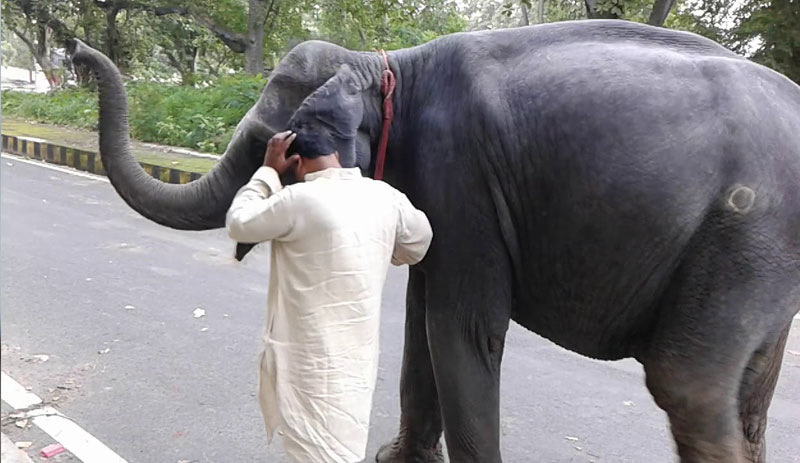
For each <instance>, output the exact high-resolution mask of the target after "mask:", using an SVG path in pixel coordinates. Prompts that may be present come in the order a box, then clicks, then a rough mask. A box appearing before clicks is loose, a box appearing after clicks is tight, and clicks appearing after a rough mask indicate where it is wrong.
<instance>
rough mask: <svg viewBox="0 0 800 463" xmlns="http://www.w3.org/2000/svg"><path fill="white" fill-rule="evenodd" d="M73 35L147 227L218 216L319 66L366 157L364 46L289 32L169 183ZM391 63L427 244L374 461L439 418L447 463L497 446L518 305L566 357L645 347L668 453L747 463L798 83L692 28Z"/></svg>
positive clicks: (777, 274)
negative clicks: (154, 171)
mask: <svg viewBox="0 0 800 463" xmlns="http://www.w3.org/2000/svg"><path fill="white" fill-rule="evenodd" d="M75 45H76V50H75V51H74V55H73V56H74V61H75V62H76V63H80V64H84V65H88V66H89V67H90V68H92V69H93V70H94V71H95V72H96V74H97V76H98V77H99V90H100V97H99V98H100V116H99V127H100V151H101V154H102V159H103V164H104V166H105V169H106V171H107V173H108V176H109V178H110V180H111V183H112V184H113V186H114V188H116V190H117V191H118V192H119V194H120V195H121V196H122V198H123V199H124V200H125V201H126V202H127V203H128V204H129V205H130V206H131V207H132V208H134V209H135V210H136V211H138V212H139V213H140V214H142V215H143V216H145V217H147V218H149V219H151V220H153V221H155V222H158V223H160V224H163V225H165V226H168V227H173V228H177V229H184V230H204V229H211V228H217V227H223V226H224V218H225V211H226V209H227V208H228V206H229V204H230V203H231V199H232V198H233V196H234V194H235V192H236V190H237V189H238V188H239V187H240V186H241V185H242V184H244V183H245V182H246V181H247V180H248V179H249V177H250V176H251V174H252V173H253V172H254V171H255V170H256V168H257V167H258V165H259V164H260V162H261V160H262V156H263V153H264V149H265V146H266V142H267V140H268V139H269V138H270V137H271V136H272V135H273V133H275V132H277V131H281V130H283V129H284V128H286V127H287V123H288V121H289V120H290V118H291V117H292V115H293V113H294V111H295V110H296V109H297V108H298V107H299V106H300V104H301V103H302V102H303V101H304V99H305V98H306V97H308V96H309V95H311V94H312V93H314V92H315V91H318V89H320V90H319V91H325V92H327V93H326V94H320V93H317V94H316V96H317V98H323V99H324V98H339V97H340V96H339V95H337V94H336V92H331V91H330V88H329V87H330V86H325V83H326V82H327V81H330V80H331V79H334V78H335V77H336V76H337V73H341V72H348V73H352V75H351V76H348V77H347V78H348V81H349V84H350V86H351V89H352V88H355V91H357V92H360V95H361V98H362V100H363V114H362V115H361V117H360V118H359V121H357V122H356V123H358V127H357V128H356V129H357V133H358V135H357V143H356V146H355V149H354V150H351V151H350V152H348V153H342V157H341V160H342V163H343V165H345V166H359V167H360V168H361V169H362V170H363V172H364V173H365V174H367V175H371V173H372V172H373V169H374V163H375V153H376V146H377V143H378V138H379V136H380V132H381V117H382V114H381V101H382V95H381V85H380V78H381V72H382V68H383V60H382V59H381V58H380V57H379V56H378V55H377V54H375V53H366V52H352V51H348V50H345V49H343V48H340V47H338V46H335V45H332V44H329V43H325V42H319V41H310V42H305V43H302V44H300V45H298V46H297V47H295V48H294V49H293V50H292V51H291V52H289V53H288V54H287V55H286V56H285V57H284V58H283V59H282V60H281V62H280V65H279V66H278V67H277V69H276V70H275V72H274V74H273V75H272V77H271V78H270V80H269V83H268V84H267V85H266V87H265V88H264V91H263V93H262V95H261V97H260V99H259V100H258V102H257V103H256V104H255V105H254V106H253V107H252V108H251V109H250V111H249V112H248V113H247V115H246V116H245V117H244V119H243V120H242V121H241V123H240V124H239V126H238V128H237V130H236V133H235V135H234V137H233V139H232V141H231V143H230V145H229V146H228V148H227V152H226V154H225V156H224V157H223V158H222V160H221V161H220V162H219V163H218V164H217V166H216V167H215V168H214V169H213V170H212V171H211V172H210V173H209V174H208V175H206V176H204V177H203V178H201V179H200V180H198V181H195V182H193V183H190V184H188V185H183V186H176V185H167V184H164V183H160V182H159V181H157V180H155V179H153V178H150V177H148V176H147V174H146V173H145V172H144V171H143V170H142V169H141V168H140V167H139V165H138V164H137V163H136V161H134V159H133V157H132V156H131V155H130V149H129V144H128V123H127V106H126V98H125V93H124V89H123V87H122V82H121V79H120V75H119V73H118V71H117V70H116V68H115V67H114V66H113V64H112V63H111V61H109V60H108V59H107V58H106V57H105V56H103V55H102V54H100V53H99V52H97V51H95V50H92V49H90V48H89V47H87V46H85V45H83V44H81V43H79V42H78V43H76V44H75ZM343 64H346V65H347V66H345V67H342V65H343ZM389 65H390V67H391V69H392V71H393V72H394V74H395V75H396V78H397V88H396V91H395V93H394V96H393V102H394V120H393V122H392V126H391V133H390V137H389V142H388V154H387V160H386V174H385V179H386V181H387V182H389V183H391V184H392V185H394V186H395V187H397V188H399V189H400V190H401V191H403V192H405V193H406V194H407V196H408V197H409V198H410V199H411V200H412V202H413V203H414V204H415V205H416V206H417V207H419V208H420V209H422V210H424V211H425V212H426V213H427V214H428V216H429V218H430V222H431V224H432V226H433V229H434V240H433V243H432V245H431V248H430V252H429V253H428V255H427V257H426V258H425V259H424V260H423V262H422V263H420V264H419V265H417V266H415V267H414V268H412V269H411V270H410V271H409V281H408V292H407V313H406V334H405V352H404V356H403V367H402V380H401V384H400V389H401V405H402V416H401V419H400V432H399V435H398V437H397V438H396V439H395V440H394V441H393V442H391V443H390V444H388V445H385V446H384V447H383V448H381V450H380V451H379V454H378V456H377V460H378V461H380V462H383V463H386V462H436V461H441V460H442V456H441V449H440V444H439V441H440V437H441V434H442V432H443V431H444V435H445V439H446V442H447V446H448V452H449V454H450V459H451V460H452V461H454V462H479V463H496V462H500V461H501V456H500V449H499V432H498V427H499V418H498V408H499V381H500V362H501V358H502V355H503V346H504V340H505V334H506V330H507V329H508V324H509V320H515V321H516V322H518V323H519V324H520V325H522V326H524V327H526V328H528V329H530V330H531V331H533V332H535V333H538V334H540V335H542V336H544V337H546V338H548V339H550V340H552V341H553V342H555V343H557V344H558V345H560V346H563V347H564V348H566V349H569V350H572V351H574V352H578V353H580V354H583V355H585V356H588V357H592V358H596V359H607V360H614V359H621V358H626V357H633V358H635V359H637V360H638V361H639V362H641V364H642V365H643V366H644V369H645V373H646V378H647V387H648V388H649V390H650V392H651V394H652V396H653V397H654V399H655V401H656V403H657V404H658V406H659V407H661V408H662V409H663V410H664V411H666V413H667V414H668V416H669V420H670V424H671V429H672V433H673V436H674V438H675V441H676V443H677V449H678V453H679V455H680V460H681V461H682V462H684V463H690V462H704V463H711V462H718V463H743V462H764V460H765V442H764V434H765V429H766V420H767V408H768V407H769V404H770V401H771V398H772V394H773V389H774V387H775V384H776V381H777V378H778V374H779V370H780V365H781V359H782V355H783V350H784V347H785V342H786V338H787V336H788V332H789V328H790V325H791V322H792V317H793V315H794V314H795V313H796V312H798V309H800V130H798V128H800V87H798V86H797V85H795V84H794V83H793V82H791V81H790V80H789V79H787V78H785V77H784V76H782V75H780V74H778V73H776V72H773V71H771V70H769V69H767V68H765V67H762V66H760V65H757V64H754V63H752V62H750V61H748V60H746V59H743V58H741V57H739V56H737V55H735V54H733V53H732V52H730V51H728V50H726V49H725V48H723V47H721V46H719V45H718V44H716V43H714V42H712V41H709V40H706V39H704V38H701V37H699V36H696V35H693V34H688V33H682V32H675V31H670V30H665V29H661V28H655V27H650V26H645V25H640V24H634V23H630V22H621V21H578V22H563V23H555V24H546V25H540V26H534V27H526V28H518V29H510V30H498V31H488V32H475V33H463V34H454V35H449V36H445V37H442V38H439V39H437V40H434V41H432V42H430V43H428V44H425V45H422V46H419V47H415V48H410V49H405V50H398V51H395V52H392V53H390V54H389ZM347 69H350V70H347ZM339 78H340V79H341V76H340V77H339ZM352 86H355V87H352ZM354 206H355V207H357V205H354Z"/></svg>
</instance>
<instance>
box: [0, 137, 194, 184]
mask: <svg viewBox="0 0 800 463" xmlns="http://www.w3.org/2000/svg"><path fill="white" fill-rule="evenodd" d="M2 138H3V151H6V152H8V153H11V154H16V155H18V156H25V157H28V158H31V159H38V160H40V161H45V162H49V163H51V164H59V165H62V166H67V167H73V168H75V169H78V170H82V171H84V172H90V173H93V174H98V175H106V172H105V170H104V169H103V162H102V161H101V160H100V154H99V153H94V152H91V151H86V150H82V149H78V148H71V147H69V146H61V145H57V144H54V143H51V142H48V141H45V140H41V139H38V138H31V137H17V136H14V135H6V134H3V135H2ZM139 164H140V165H141V166H142V169H144V170H145V172H147V173H148V175H150V176H152V177H153V178H156V179H159V180H161V181H162V182H167V183H178V184H182V183H189V182H192V181H195V180H197V179H198V178H200V177H201V176H202V174H200V173H197V172H189V171H185V170H181V169H175V168H173V167H165V166H157V165H154V164H148V163H146V162H140V163H139Z"/></svg>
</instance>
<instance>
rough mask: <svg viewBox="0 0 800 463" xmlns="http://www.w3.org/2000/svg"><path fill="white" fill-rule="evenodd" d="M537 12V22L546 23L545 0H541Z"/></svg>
mask: <svg viewBox="0 0 800 463" xmlns="http://www.w3.org/2000/svg"><path fill="white" fill-rule="evenodd" d="M536 13H537V14H536V22H537V23H539V24H544V0H539V7H538V11H537V12H536Z"/></svg>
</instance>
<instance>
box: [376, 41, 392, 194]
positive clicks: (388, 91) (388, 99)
mask: <svg viewBox="0 0 800 463" xmlns="http://www.w3.org/2000/svg"><path fill="white" fill-rule="evenodd" d="M378 53H379V54H380V55H381V56H382V57H383V64H384V65H385V66H386V68H385V69H384V70H383V74H381V94H382V95H383V128H382V129H381V138H380V140H379V141H378V159H377V161H376V164H375V180H383V165H384V164H385V163H386V146H387V145H388V144H389V127H391V125H392V118H393V117H394V107H393V106H392V94H393V93H394V86H395V78H394V73H393V72H392V70H391V68H389V57H388V56H387V55H386V52H385V51H383V50H380V51H378Z"/></svg>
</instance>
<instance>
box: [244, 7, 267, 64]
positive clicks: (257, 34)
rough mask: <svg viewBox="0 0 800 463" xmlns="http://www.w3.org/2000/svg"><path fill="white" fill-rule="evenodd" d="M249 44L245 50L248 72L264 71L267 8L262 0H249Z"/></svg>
mask: <svg viewBox="0 0 800 463" xmlns="http://www.w3.org/2000/svg"><path fill="white" fill-rule="evenodd" d="M248 6H249V10H248V13H247V45H246V47H245V50H244V68H245V71H246V72H247V73H248V74H252V75H257V74H263V72H264V22H265V21H266V19H267V10H266V8H264V4H263V3H262V0H248Z"/></svg>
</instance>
